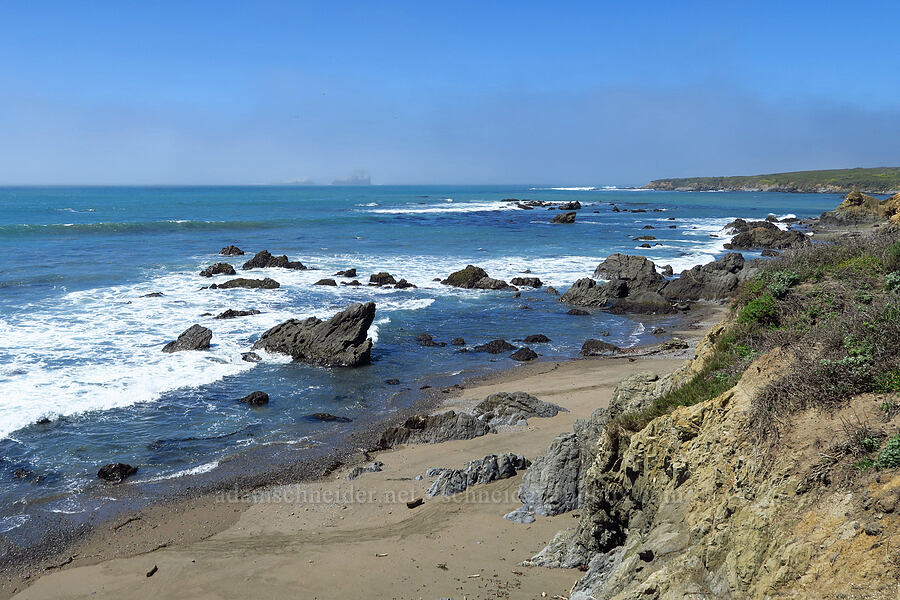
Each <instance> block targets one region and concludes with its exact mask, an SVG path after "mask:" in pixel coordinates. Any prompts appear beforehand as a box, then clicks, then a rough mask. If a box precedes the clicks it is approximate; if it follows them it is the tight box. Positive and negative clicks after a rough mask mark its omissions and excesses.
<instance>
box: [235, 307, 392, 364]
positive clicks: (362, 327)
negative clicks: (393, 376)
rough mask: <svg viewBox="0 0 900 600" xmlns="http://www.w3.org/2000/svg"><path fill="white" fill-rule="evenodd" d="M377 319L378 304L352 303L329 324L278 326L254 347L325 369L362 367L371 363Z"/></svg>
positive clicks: (288, 323)
mask: <svg viewBox="0 0 900 600" xmlns="http://www.w3.org/2000/svg"><path fill="white" fill-rule="evenodd" d="M374 319H375V303H374V302H367V303H365V304H351V305H350V306H348V307H347V308H346V309H344V310H342V311H341V312H339V313H337V314H336V315H334V316H333V317H331V318H330V319H329V320H327V321H323V320H321V319H318V318H316V317H309V318H308V319H304V320H302V321H301V320H299V319H290V320H288V321H285V322H284V323H281V324H280V325H276V326H275V327H273V328H272V329H270V330H268V331H267V332H265V333H264V334H262V337H260V338H259V341H257V342H256V344H254V345H253V348H254V349H257V348H264V349H265V350H266V351H268V352H278V353H281V354H288V355H290V356H291V357H292V358H293V359H294V360H296V361H302V362H307V363H311V364H315V365H319V366H324V367H358V366H360V365H366V364H369V362H370V360H371V352H372V339H371V338H369V337H368V331H369V326H371V325H372V321H373V320H374Z"/></svg>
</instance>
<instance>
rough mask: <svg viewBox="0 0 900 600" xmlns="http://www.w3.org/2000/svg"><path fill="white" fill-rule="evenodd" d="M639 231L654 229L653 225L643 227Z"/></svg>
mask: <svg viewBox="0 0 900 600" xmlns="http://www.w3.org/2000/svg"><path fill="white" fill-rule="evenodd" d="M641 229H656V227H654V226H653V225H644V226H643V227H641Z"/></svg>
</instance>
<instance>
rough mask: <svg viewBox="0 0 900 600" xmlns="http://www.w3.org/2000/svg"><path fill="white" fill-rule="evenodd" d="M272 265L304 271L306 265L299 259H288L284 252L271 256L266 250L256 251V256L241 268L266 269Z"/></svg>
mask: <svg viewBox="0 0 900 600" xmlns="http://www.w3.org/2000/svg"><path fill="white" fill-rule="evenodd" d="M272 267H280V268H282V269H293V270H295V271H305V270H306V267H305V266H303V263H301V262H300V261H293V262H292V261H290V260H288V257H287V255H286V254H282V255H281V256H272V255H271V254H270V253H269V251H268V250H263V251H262V252H258V253H257V254H256V256H254V257H253V258H251V259H250V260H248V261H247V262H245V263H244V266H242V267H241V268H242V269H244V270H245V271H247V270H249V269H267V268H272Z"/></svg>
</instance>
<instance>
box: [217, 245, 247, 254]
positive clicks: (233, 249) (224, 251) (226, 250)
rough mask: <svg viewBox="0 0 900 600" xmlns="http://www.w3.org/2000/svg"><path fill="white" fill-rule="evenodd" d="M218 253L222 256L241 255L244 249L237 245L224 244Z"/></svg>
mask: <svg viewBox="0 0 900 600" xmlns="http://www.w3.org/2000/svg"><path fill="white" fill-rule="evenodd" d="M219 254H221V255H222V256H243V254H244V251H243V250H241V249H240V248H238V247H237V246H225V247H224V248H222V250H221V251H220V252H219Z"/></svg>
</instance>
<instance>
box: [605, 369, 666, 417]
mask: <svg viewBox="0 0 900 600" xmlns="http://www.w3.org/2000/svg"><path fill="white" fill-rule="evenodd" d="M668 381H669V380H668V379H667V378H663V379H662V380H660V377H659V375H657V374H656V373H654V372H652V371H641V372H639V373H635V374H633V375H629V376H628V377H626V378H624V379H623V380H622V381H620V382H619V383H618V385H617V386H616V389H615V390H614V391H613V395H612V398H611V399H610V401H609V412H610V414H611V415H613V416H617V415H621V414H628V413H637V412H641V411H642V410H644V409H646V408H648V407H649V406H650V405H651V404H652V403H653V401H654V400H656V399H657V398H659V397H660V396H662V395H663V394H664V393H666V392H667V391H669V389H670V387H671V384H669V383H668Z"/></svg>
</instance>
